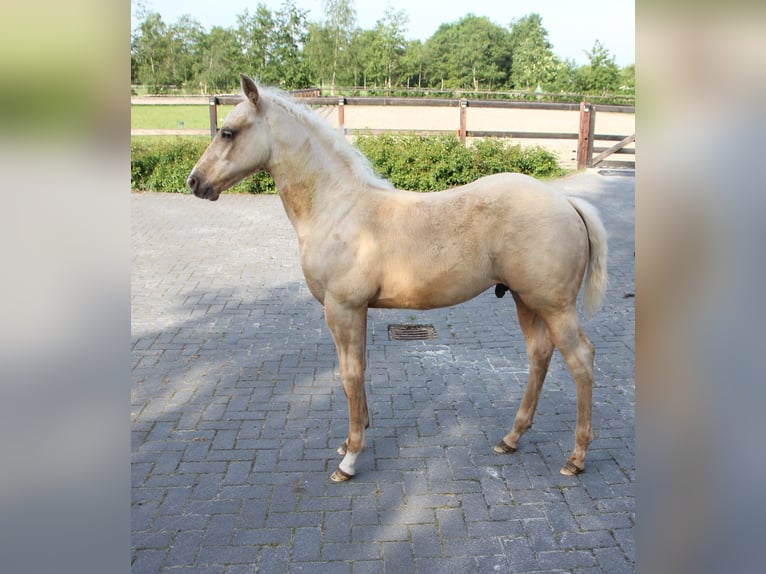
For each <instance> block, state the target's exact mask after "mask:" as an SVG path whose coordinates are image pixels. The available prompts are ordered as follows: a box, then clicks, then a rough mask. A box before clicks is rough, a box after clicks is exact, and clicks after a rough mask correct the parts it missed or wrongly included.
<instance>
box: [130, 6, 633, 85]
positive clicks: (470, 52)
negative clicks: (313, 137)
mask: <svg viewBox="0 0 766 574" xmlns="http://www.w3.org/2000/svg"><path fill="white" fill-rule="evenodd" d="M323 9H324V20H323V21H321V22H309V21H308V19H307V12H306V11H304V10H301V9H299V8H298V7H296V5H295V1H294V0H285V1H284V2H283V3H282V5H281V6H280V8H279V9H278V10H276V11H271V10H269V9H268V8H267V7H266V6H265V5H264V4H260V3H259V4H258V5H257V6H256V7H255V10H254V12H253V13H250V11H248V10H245V11H243V12H242V13H241V14H238V15H237V16H236V22H237V23H236V25H235V26H233V27H228V28H223V27H220V26H214V27H212V28H211V29H210V30H209V31H208V30H205V28H204V27H203V26H202V25H201V24H200V23H199V22H197V21H195V20H194V19H193V18H191V17H190V16H183V17H181V18H179V19H178V21H177V22H175V23H174V24H167V23H165V22H163V21H162V17H161V16H160V15H159V14H157V13H153V12H150V11H146V10H144V9H143V8H141V4H140V3H139V10H140V13H139V20H140V23H139V25H138V26H137V28H136V29H135V30H134V31H133V34H132V37H131V83H133V84H140V85H145V86H148V87H149V89H150V90H151V91H153V92H159V93H161V92H163V91H168V90H170V89H180V90H182V91H184V92H187V93H202V94H211V93H221V92H227V91H234V90H236V89H237V86H238V85H239V73H240V72H245V73H248V74H249V75H251V76H252V77H255V78H257V79H258V80H259V81H260V82H261V83H263V84H268V85H276V86H280V87H282V88H284V89H297V88H306V87H323V88H328V89H330V90H334V89H335V88H336V87H337V86H346V87H351V86H354V87H361V88H364V89H379V88H386V89H392V88H419V89H426V88H427V89H440V90H470V91H508V90H535V89H536V88H537V87H538V86H539V87H540V89H541V90H542V91H544V92H546V93H576V94H624V95H631V94H633V93H634V91H635V66H634V65H633V64H631V65H630V66H627V67H625V68H622V69H621V68H619V67H618V66H617V64H616V63H615V61H614V56H612V55H611V54H610V53H609V50H608V49H607V48H606V47H605V46H603V45H602V44H601V43H600V42H599V41H596V42H595V44H594V45H593V47H591V48H590V50H587V51H586V55H587V58H588V64H586V65H584V66H579V67H578V66H577V65H576V64H575V62H574V61H573V60H562V59H560V58H559V57H558V56H556V54H554V52H553V50H552V45H551V43H550V41H549V40H548V32H547V30H546V29H545V28H544V27H543V25H542V18H541V17H540V15H539V14H535V13H532V14H529V15H528V16H524V17H523V18H520V19H518V20H514V21H513V22H511V23H510V25H509V26H508V27H503V26H500V25H498V24H495V23H493V22H492V21H491V20H489V19H488V18H485V17H478V16H474V15H471V14H469V15H467V16H465V17H464V18H462V19H461V20H459V21H457V22H453V23H449V24H442V26H441V27H440V28H439V29H438V30H437V31H436V32H435V33H434V34H433V35H432V36H431V37H430V38H428V40H426V41H425V42H421V41H420V40H409V41H408V40H406V39H405V34H406V31H407V24H408V16H407V14H406V12H404V11H402V10H398V11H395V10H393V8H391V6H390V5H389V6H388V7H387V9H385V10H384V12H385V13H384V15H383V17H382V18H381V19H380V20H378V22H377V23H376V25H375V28H373V29H371V30H363V29H361V28H359V27H358V26H357V25H356V12H355V10H354V2H353V0H325V1H324V2H323Z"/></svg>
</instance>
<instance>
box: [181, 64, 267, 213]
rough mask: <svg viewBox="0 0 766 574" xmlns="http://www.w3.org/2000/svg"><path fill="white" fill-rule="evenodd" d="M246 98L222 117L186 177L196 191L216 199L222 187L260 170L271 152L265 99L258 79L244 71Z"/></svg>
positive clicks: (243, 79) (195, 193)
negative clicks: (211, 139) (251, 77)
mask: <svg viewBox="0 0 766 574" xmlns="http://www.w3.org/2000/svg"><path fill="white" fill-rule="evenodd" d="M241 76H242V82H241V83H242V91H243V92H244V94H245V100H244V101H243V102H241V103H239V104H238V105H237V106H236V107H235V108H234V109H233V110H232V111H231V112H230V113H229V115H227V116H226V119H225V120H224V121H223V125H222V126H221V129H220V130H219V131H218V133H217V134H216V136H215V137H214V138H213V141H211V142H210V145H209V146H208V147H207V149H206V150H205V153H204V154H202V157H201V158H200V159H199V161H198V162H197V164H196V165H195V166H194V168H193V169H192V171H191V174H189V177H188V179H187V180H186V183H187V185H188V186H189V188H190V189H191V190H192V191H193V192H194V195H196V196H197V197H201V198H203V199H209V200H210V201H215V200H217V199H218V196H219V195H220V194H221V192H222V191H224V190H226V189H228V188H230V187H231V186H232V185H234V184H236V183H238V182H240V181H242V180H243V179H245V178H246V177H247V176H249V175H252V174H253V173H255V172H257V171H263V170H264V169H265V168H266V166H267V164H268V161H269V157H270V156H271V131H270V127H269V125H268V123H267V121H266V118H265V114H264V107H265V105H266V104H265V102H264V101H263V99H262V98H261V95H260V93H259V92H258V87H257V86H256V85H255V82H253V80H251V79H250V78H248V77H247V76H246V75H244V74H242V75H241Z"/></svg>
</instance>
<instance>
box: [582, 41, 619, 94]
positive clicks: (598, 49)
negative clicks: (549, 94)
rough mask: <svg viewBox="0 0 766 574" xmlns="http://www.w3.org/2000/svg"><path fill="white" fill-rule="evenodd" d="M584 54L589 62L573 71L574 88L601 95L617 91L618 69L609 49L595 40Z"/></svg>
mask: <svg viewBox="0 0 766 574" xmlns="http://www.w3.org/2000/svg"><path fill="white" fill-rule="evenodd" d="M585 54H586V55H587V56H588V60H589V62H590V63H589V64H587V65H585V66H582V67H580V68H578V70H577V72H575V78H574V87H575V90H576V91H578V92H581V93H590V94H602V95H605V94H608V93H615V92H617V91H618V90H619V87H620V69H619V68H618V67H617V64H615V63H614V56H612V55H611V54H610V53H609V50H607V49H606V48H605V47H604V45H603V44H602V43H601V42H600V41H598V40H596V42H595V43H594V44H593V48H591V50H590V51H586V52H585Z"/></svg>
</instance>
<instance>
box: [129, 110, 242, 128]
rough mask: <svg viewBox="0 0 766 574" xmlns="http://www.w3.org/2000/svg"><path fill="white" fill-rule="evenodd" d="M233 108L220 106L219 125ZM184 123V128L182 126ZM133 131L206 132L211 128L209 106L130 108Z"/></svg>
mask: <svg viewBox="0 0 766 574" xmlns="http://www.w3.org/2000/svg"><path fill="white" fill-rule="evenodd" d="M232 108H233V106H218V125H219V127H220V125H221V122H222V121H223V119H224V118H225V117H226V114H228V113H229V112H230V111H231V109H232ZM181 122H183V126H181V125H180V124H181ZM130 127H131V129H144V130H177V129H181V128H183V129H193V130H204V129H209V128H210V111H209V106H202V105H178V106H174V105H158V106H152V105H136V106H130Z"/></svg>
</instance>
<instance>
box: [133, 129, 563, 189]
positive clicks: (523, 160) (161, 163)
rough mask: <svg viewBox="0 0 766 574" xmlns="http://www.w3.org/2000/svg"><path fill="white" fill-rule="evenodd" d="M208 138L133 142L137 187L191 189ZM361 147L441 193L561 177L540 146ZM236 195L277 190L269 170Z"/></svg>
mask: <svg viewBox="0 0 766 574" xmlns="http://www.w3.org/2000/svg"><path fill="white" fill-rule="evenodd" d="M208 143H209V140H208V139H207V138H204V137H203V138H191V137H187V138H174V139H167V138H141V139H136V140H134V141H133V142H132V143H131V150H130V152H131V153H130V180H131V186H132V188H133V189H134V190H137V191H164V192H176V193H189V189H188V188H187V186H186V178H187V176H188V175H189V173H190V172H191V169H192V167H194V164H195V163H196V162H197V160H198V159H199V157H200V156H201V155H202V153H203V152H204V151H205V147H206V146H207V144H208ZM356 145H357V147H358V148H359V149H360V150H361V151H362V152H363V153H364V154H365V155H366V156H367V157H368V158H369V160H370V162H371V163H372V165H373V167H374V168H375V170H376V171H377V172H378V173H379V174H380V175H382V176H383V177H385V178H387V179H389V180H390V181H391V183H393V184H394V186H396V187H398V188H400V189H407V190H412V191H439V190H443V189H448V188H450V187H454V186H456V185H461V184H465V183H469V182H471V181H474V180H476V179H478V178H479V177H482V176H484V175H490V174H493V173H500V172H504V171H511V172H518V173H525V174H528V175H532V176H534V177H538V178H551V177H557V176H560V175H562V174H563V173H564V172H563V170H562V169H561V168H560V167H559V165H558V161H557V158H556V156H555V155H554V154H553V153H551V152H549V151H547V150H545V149H543V148H541V147H528V148H522V147H521V146H520V145H508V144H506V143H505V142H503V141H501V140H496V139H483V140H477V141H475V142H474V143H473V144H472V145H470V146H468V147H466V146H465V145H463V143H461V142H460V140H459V139H458V138H457V136H452V135H450V136H416V135H388V134H384V135H377V136H373V135H361V136H358V137H357V138H356ZM230 191H231V192H233V193H275V192H276V189H275V186H274V180H273V179H272V178H271V176H269V175H268V174H265V173H259V174H256V175H254V176H252V177H249V178H247V179H246V180H244V181H243V182H241V183H239V184H237V185H236V186H234V187H233V188H231V190H230Z"/></svg>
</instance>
